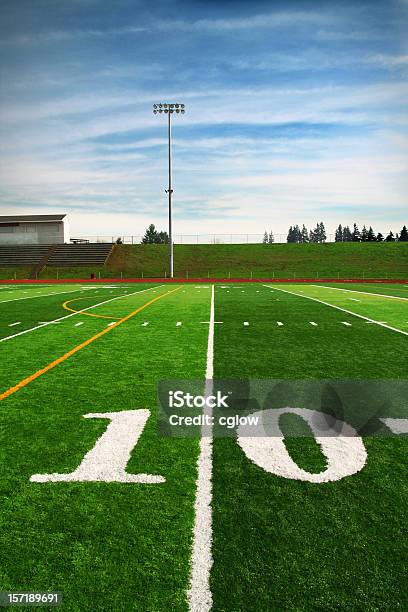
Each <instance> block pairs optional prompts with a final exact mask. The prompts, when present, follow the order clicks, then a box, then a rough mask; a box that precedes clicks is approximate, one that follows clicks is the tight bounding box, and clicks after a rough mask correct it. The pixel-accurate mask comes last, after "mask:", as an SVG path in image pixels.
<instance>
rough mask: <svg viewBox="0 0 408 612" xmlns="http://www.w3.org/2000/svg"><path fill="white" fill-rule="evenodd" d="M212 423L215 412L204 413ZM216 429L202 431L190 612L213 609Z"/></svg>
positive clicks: (208, 376) (210, 369) (209, 375)
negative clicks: (212, 570) (213, 499)
mask: <svg viewBox="0 0 408 612" xmlns="http://www.w3.org/2000/svg"><path fill="white" fill-rule="evenodd" d="M214 310H215V309H214V285H212V288H211V308H210V325H209V327H208V345H207V367H206V371H205V395H206V396H208V395H211V394H212V393H213V377H214ZM203 414H204V415H208V417H209V419H208V420H209V421H211V420H212V408H210V407H206V408H205V409H204V411H203ZM212 451H213V438H212V425H203V426H202V428H201V439H200V455H199V457H198V462H197V470H198V474H197V494H196V500H195V504H194V510H195V519H194V532H193V550H192V555H191V578H190V588H189V590H188V592H187V599H188V608H189V610H190V612H207V611H209V610H211V608H212V593H211V589H210V571H211V567H212V564H213V557H212V508H211V502H212V481H211V479H212Z"/></svg>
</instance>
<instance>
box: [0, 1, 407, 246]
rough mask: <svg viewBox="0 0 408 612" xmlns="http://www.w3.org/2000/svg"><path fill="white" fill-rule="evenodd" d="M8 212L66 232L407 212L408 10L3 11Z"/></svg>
mask: <svg viewBox="0 0 408 612" xmlns="http://www.w3.org/2000/svg"><path fill="white" fill-rule="evenodd" d="M0 8H1V19H0V23H1V25H0V71H1V72H0V78H1V81H0V95H1V98H0V112H1V126H0V130H1V134H0V137H1V153H0V164H1V165H0V201H1V210H2V214H23V213H26V212H36V213H50V212H68V213H69V214H70V218H71V228H72V230H73V233H75V234H78V235H81V234H82V235H85V234H88V235H89V234H92V235H94V234H111V233H115V234H140V233H142V232H143V230H144V228H145V226H146V225H147V223H149V222H153V223H156V225H158V226H160V227H165V224H166V206H167V200H166V194H165V193H164V188H165V186H166V181H167V177H166V159H167V158H166V155H167V150H166V127H165V117H164V116H163V115H162V116H154V115H153V113H152V104H153V103H154V102H160V101H172V102H184V103H185V105H186V114H185V115H184V116H175V117H174V132H173V133H174V189H175V193H174V203H175V231H176V233H184V234H196V233H206V232H217V233H224V232H228V233H246V232H251V233H252V232H254V233H257V232H263V230H264V229H265V228H268V229H269V228H272V229H273V230H274V232H275V233H276V234H278V233H281V232H282V233H283V232H286V231H287V228H288V226H289V225H291V224H294V223H299V224H301V223H305V224H306V225H307V226H311V225H313V224H315V223H316V222H317V221H320V220H323V221H325V222H326V225H327V228H328V230H329V231H333V230H334V227H335V226H336V225H337V224H338V223H343V224H345V223H346V224H347V223H350V224H351V223H352V222H353V221H356V222H357V223H359V224H360V225H362V224H363V223H367V224H372V225H373V226H374V229H375V230H376V231H379V230H381V231H383V232H384V231H388V230H389V229H393V230H394V231H395V230H399V229H400V227H401V226H402V224H403V223H406V222H407V209H408V121H407V119H408V105H407V100H408V79H407V76H408V0H385V1H370V0H367V1H364V0H359V1H358V2H357V1H356V2H347V1H344V0H343V1H337V0H334V1H332V2H324V1H320V2H319V1H317V0H315V1H307V0H293V1H288V0H286V1H280V0H274V1H272V0H269V1H266V0H264V1H262V0H260V1H256V0H254V1H249V0H246V1H244V0H224V1H222V0H186V1H180V0H174V1H173V2H170V1H167V0H156V1H155V2H151V1H147V0H111V1H109V0H35V1H33V0H18V2H16V1H15V0H0Z"/></svg>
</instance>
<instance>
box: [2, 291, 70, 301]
mask: <svg viewBox="0 0 408 612" xmlns="http://www.w3.org/2000/svg"><path fill="white" fill-rule="evenodd" d="M76 291H81V289H72V290H71V291H54V293H42V294H41V295H28V296H27V297H19V298H13V299H12V300H2V301H1V302H0V304H7V303H8V302H17V301H18V300H34V299H35V298H42V297H48V296H50V295H62V294H63V293H75V292H76Z"/></svg>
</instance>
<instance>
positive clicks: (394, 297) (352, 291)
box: [311, 285, 408, 301]
mask: <svg viewBox="0 0 408 612" xmlns="http://www.w3.org/2000/svg"><path fill="white" fill-rule="evenodd" d="M311 287H324V288H325V289H333V291H346V292H347V293H361V294H362V295H374V296H375V297H378V296H380V297H385V298H389V299H390V300H408V298H405V297H400V296H399V295H386V294H385V293H371V292H370V291H356V290H354V289H340V287H329V286H328V285H311ZM407 288H408V287H407ZM350 299H352V298H350ZM356 301H357V300H356Z"/></svg>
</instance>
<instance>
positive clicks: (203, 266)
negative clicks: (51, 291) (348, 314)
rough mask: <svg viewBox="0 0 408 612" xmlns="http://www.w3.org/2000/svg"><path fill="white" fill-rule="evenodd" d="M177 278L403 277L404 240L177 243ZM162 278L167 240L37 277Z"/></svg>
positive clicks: (6, 274)
mask: <svg viewBox="0 0 408 612" xmlns="http://www.w3.org/2000/svg"><path fill="white" fill-rule="evenodd" d="M174 254H175V275H176V276H177V277H179V278H186V276H187V274H188V276H189V278H194V277H195V278H198V277H207V275H209V276H210V277H216V278H227V277H228V275H231V277H244V278H249V277H250V275H251V274H252V275H253V278H271V277H272V276H273V275H274V276H275V277H276V278H294V279H295V278H316V277H317V276H318V277H320V278H324V277H326V278H363V277H364V276H365V278H369V277H376V278H389V279H393V278H395V279H398V278H407V276H408V245H407V243H403V242H401V243H383V244H376V243H364V244H361V243H343V244H341V243H327V244H273V245H264V244H232V245H230V244H215V245H214V244H213V245H211V244H202V245H185V244H176V245H175V247H174ZM92 272H93V273H95V274H96V275H99V274H100V276H101V277H102V278H120V275H121V273H122V274H123V277H124V278H141V277H142V275H144V277H145V278H147V277H157V278H159V277H160V278H161V277H163V276H164V275H165V273H167V274H168V254H167V246H166V245H157V244H153V245H141V244H138V245H117V246H116V247H115V249H114V251H113V253H112V255H111V256H110V258H109V260H108V263H107V265H106V266H104V267H99V268H98V267H89V266H84V267H79V268H78V267H77V268H74V267H73V268H59V269H58V270H57V269H56V268H51V267H46V268H45V269H44V270H43V271H42V272H41V274H40V276H39V278H43V279H47V278H57V274H58V276H59V278H90V275H91V273H92ZM14 274H16V275H17V278H27V276H28V274H29V270H26V271H25V272H23V271H22V269H21V268H3V269H0V278H13V277H14Z"/></svg>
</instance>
